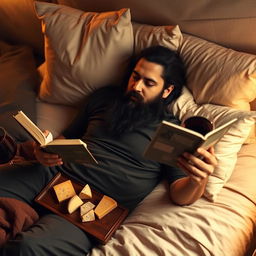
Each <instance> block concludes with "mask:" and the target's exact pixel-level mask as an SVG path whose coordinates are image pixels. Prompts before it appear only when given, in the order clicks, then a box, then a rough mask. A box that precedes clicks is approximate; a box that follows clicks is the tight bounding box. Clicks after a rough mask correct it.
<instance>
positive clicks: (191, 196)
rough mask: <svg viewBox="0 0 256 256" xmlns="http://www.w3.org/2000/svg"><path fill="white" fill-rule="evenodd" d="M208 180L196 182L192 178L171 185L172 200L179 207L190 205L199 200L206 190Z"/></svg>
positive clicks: (185, 178) (182, 179)
mask: <svg viewBox="0 0 256 256" xmlns="http://www.w3.org/2000/svg"><path fill="white" fill-rule="evenodd" d="M207 181H208V179H207V178H206V179H204V180H201V182H200V183H198V182H195V181H194V180H193V179H191V178H190V177H184V178H181V179H179V180H177V181H175V182H174V183H172V184H171V185H170V198H171V200H172V201H173V202H174V203H176V204H178V205H188V204H192V203H194V202H195V201H196V200H197V199H199V198H200V197H201V196H202V195H203V193H204V190H205V186H206V183H207Z"/></svg>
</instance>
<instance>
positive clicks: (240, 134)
mask: <svg viewBox="0 0 256 256" xmlns="http://www.w3.org/2000/svg"><path fill="white" fill-rule="evenodd" d="M170 110H172V111H173V113H174V115H175V116H177V117H178V118H179V119H180V120H181V121H184V120H185V119H187V118H188V117H190V116H194V115H198V116H203V117H206V118H208V119H209V120H211V121H212V122H213V123H214V125H215V127H218V126H220V125H222V124H224V123H226V122H228V121H230V120H231V119H233V118H235V117H237V118H238V121H237V122H236V123H235V124H234V125H233V126H232V127H231V128H230V129H229V131H228V133H227V134H226V135H224V136H223V137H222V139H221V140H220V141H219V142H218V143H217V144H216V145H215V147H214V148H215V155H216V158H217V160H218V165H217V167H216V168H215V170H214V172H213V174H212V175H211V176H210V177H209V181H208V184H207V186H206V191H205V194H204V195H205V196H206V197H207V198H208V199H209V200H211V201H215V200H216V198H217V195H218V193H219V192H220V190H221V189H222V187H223V186H224V184H225V183H226V182H227V180H228V179H229V178H230V176H231V174H232V171H233V169H234V167H235V164H236V161H237V153H238V152H239V150H240V148H241V146H242V144H243V143H244V142H245V140H246V139H247V137H248V136H249V134H250V130H251V129H252V128H253V127H254V125H255V120H256V111H242V110H235V109H231V108H229V107H224V106H219V105H213V104H202V105H198V104H196V103H195V101H194V99H193V96H192V94H191V93H190V91H189V90H188V89H187V88H186V87H184V88H183V93H182V95H181V96H180V97H179V98H178V99H177V100H176V101H175V102H174V103H173V104H172V105H171V106H170ZM254 142H255V140H254Z"/></svg>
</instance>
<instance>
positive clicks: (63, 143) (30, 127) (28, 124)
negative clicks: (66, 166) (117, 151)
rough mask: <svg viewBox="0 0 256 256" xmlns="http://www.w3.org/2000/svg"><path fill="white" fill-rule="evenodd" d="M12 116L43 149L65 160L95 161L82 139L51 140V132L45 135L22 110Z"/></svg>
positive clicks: (78, 161)
mask: <svg viewBox="0 0 256 256" xmlns="http://www.w3.org/2000/svg"><path fill="white" fill-rule="evenodd" d="M13 117H14V118H15V119H16V120H17V121H18V123H19V124H20V125H21V126H22V127H23V128H24V129H25V130H26V131H27V132H28V133H29V134H30V135H31V136H32V137H33V138H34V140H35V141H36V142H37V143H39V145H40V146H41V148H42V149H43V150H44V151H46V152H48V153H54V154H58V155H59V156H60V157H61V158H62V159H63V161H66V162H77V163H97V160H96V159H95V158H94V156H93V155H92V153H91V152H90V151H89V149H88V148H87V145H86V143H85V142H83V141H82V140H80V139H54V140H53V138H52V135H51V133H49V134H48V135H47V136H46V135H45V134H44V133H43V132H42V131H41V130H40V129H39V128H38V127H37V126H36V125H35V124H34V123H33V122H32V121H31V120H30V119H29V118H28V117H27V116H26V115H25V114H24V113H23V112H22V111H18V113H17V114H16V115H14V116H13Z"/></svg>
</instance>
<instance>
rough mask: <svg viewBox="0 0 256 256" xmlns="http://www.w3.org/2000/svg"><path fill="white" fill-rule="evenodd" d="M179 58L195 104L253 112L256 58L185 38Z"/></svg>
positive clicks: (255, 87)
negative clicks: (251, 106) (216, 105)
mask: <svg viewBox="0 0 256 256" xmlns="http://www.w3.org/2000/svg"><path fill="white" fill-rule="evenodd" d="M179 51H180V55H181V57H182V59H183V60H184V63H185V65H186V68H187V87H188V88H189V89H190V91H191V92H192V94H193V96H194V99H195V101H196V103H198V104H204V103H212V104H219V105H224V106H229V107H233V108H237V109H241V110H250V104H249V103H250V102H252V101H253V100H254V99H255V98H256V56H255V55H252V54H247V53H243V52H238V51H234V50H231V49H227V48H225V47H222V46H219V45H217V44H214V43H210V42H208V41H206V40H203V39H200V38H197V37H194V36H190V35H184V39H183V43H182V45H181V47H180V50H179Z"/></svg>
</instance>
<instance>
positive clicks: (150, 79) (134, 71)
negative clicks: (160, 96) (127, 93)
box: [132, 70, 157, 84]
mask: <svg viewBox="0 0 256 256" xmlns="http://www.w3.org/2000/svg"><path fill="white" fill-rule="evenodd" d="M132 73H135V75H137V76H140V77H141V75H140V73H139V72H137V71H136V70H133V71H132ZM143 79H145V80H147V81H150V82H153V83H155V84H156V83H157V82H156V81H155V80H154V79H152V78H148V77H143Z"/></svg>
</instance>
